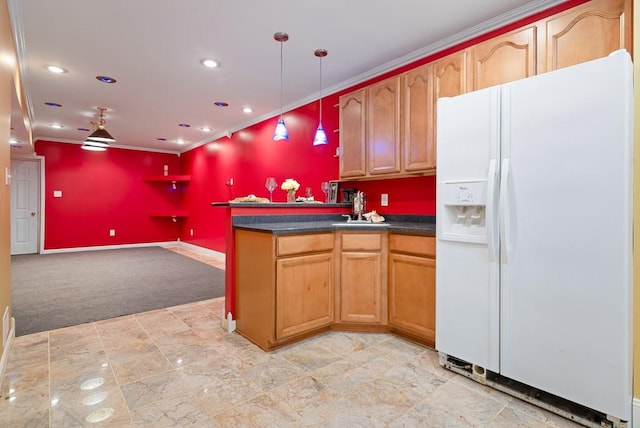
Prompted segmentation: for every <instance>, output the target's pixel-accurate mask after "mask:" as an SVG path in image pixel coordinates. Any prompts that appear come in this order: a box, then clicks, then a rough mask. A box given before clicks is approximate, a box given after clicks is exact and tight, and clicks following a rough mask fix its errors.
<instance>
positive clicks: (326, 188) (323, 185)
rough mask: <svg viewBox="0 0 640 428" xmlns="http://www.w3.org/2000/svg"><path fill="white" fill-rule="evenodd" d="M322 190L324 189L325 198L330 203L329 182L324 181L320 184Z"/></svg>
mask: <svg viewBox="0 0 640 428" xmlns="http://www.w3.org/2000/svg"><path fill="white" fill-rule="evenodd" d="M320 188H321V189H322V191H323V192H324V196H325V202H327V203H329V189H330V187H329V182H328V181H323V182H322V183H321V184H320Z"/></svg>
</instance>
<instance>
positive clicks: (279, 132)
mask: <svg viewBox="0 0 640 428" xmlns="http://www.w3.org/2000/svg"><path fill="white" fill-rule="evenodd" d="M273 38H274V39H275V40H276V41H277V42H280V119H278V124H277V125H276V131H275V132H274V133H273V139H274V140H276V141H277V140H288V139H289V131H287V126H286V125H285V124H284V119H283V118H282V86H283V85H282V45H283V44H284V42H286V41H287V40H289V35H288V34H287V33H283V32H277V33H275V34H274V35H273Z"/></svg>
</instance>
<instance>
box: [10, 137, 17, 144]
mask: <svg viewBox="0 0 640 428" xmlns="http://www.w3.org/2000/svg"><path fill="white" fill-rule="evenodd" d="M9 144H18V140H16V139H13V138H12V139H10V140H9Z"/></svg>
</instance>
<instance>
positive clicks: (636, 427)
mask: <svg viewBox="0 0 640 428" xmlns="http://www.w3.org/2000/svg"><path fill="white" fill-rule="evenodd" d="M631 423H632V425H631V426H632V427H633V428H640V398H634V399H633V416H632V419H631Z"/></svg>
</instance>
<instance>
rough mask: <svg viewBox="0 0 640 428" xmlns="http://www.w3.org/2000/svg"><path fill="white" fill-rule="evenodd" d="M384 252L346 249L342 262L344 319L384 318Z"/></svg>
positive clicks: (363, 320)
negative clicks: (382, 265)
mask: <svg viewBox="0 0 640 428" xmlns="http://www.w3.org/2000/svg"><path fill="white" fill-rule="evenodd" d="M381 263H382V255H381V254H380V253H365V252H343V253H342V257H341V263H340V320H341V321H343V322H358V323H380V322H381V321H382V302H381V299H382V277H381Z"/></svg>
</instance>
